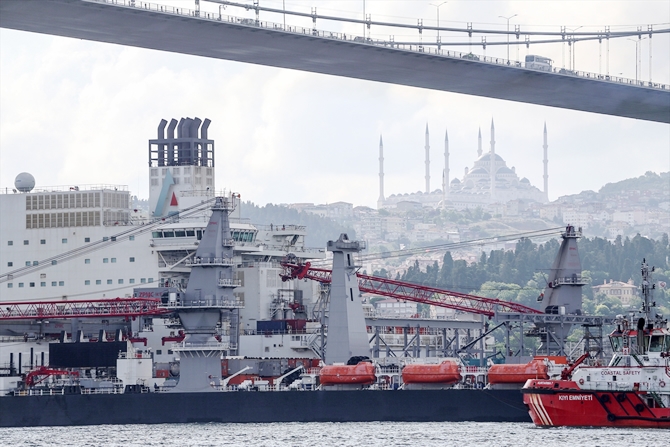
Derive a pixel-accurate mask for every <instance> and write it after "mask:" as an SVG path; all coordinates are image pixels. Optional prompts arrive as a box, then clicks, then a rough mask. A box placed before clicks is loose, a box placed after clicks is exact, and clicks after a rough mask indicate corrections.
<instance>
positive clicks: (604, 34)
mask: <svg viewBox="0 0 670 447" xmlns="http://www.w3.org/2000/svg"><path fill="white" fill-rule="evenodd" d="M203 1H207V2H209V3H216V4H220V5H225V6H235V7H238V8H244V9H246V10H247V11H249V10H255V11H257V12H258V11H265V12H273V13H277V14H288V15H293V16H298V17H310V18H311V19H312V20H313V21H314V22H316V20H317V19H321V20H331V21H336V22H348V23H358V24H364V25H367V26H368V27H369V26H371V25H377V26H388V27H392V28H408V29H418V30H430V31H452V32H459V33H466V34H502V35H512V36H517V35H522V34H523V35H526V36H562V37H563V38H565V36H593V37H594V39H599V38H600V39H607V38H615V37H630V36H641V35H642V34H649V35H652V34H662V33H670V28H665V29H660V30H654V29H647V30H644V31H643V30H640V29H637V30H631V31H597V32H589V31H580V32H572V31H568V32H566V31H558V32H557V31H523V32H522V31H521V29H520V28H519V29H518V30H514V31H506V30H495V29H474V28H452V27H442V26H431V25H423V23H420V24H416V25H410V24H407V23H394V22H380V21H376V20H367V19H364V20H361V19H354V18H346V17H337V16H327V15H319V14H317V13H316V8H314V10H313V11H314V12H311V13H307V12H299V11H290V10H286V9H277V8H268V7H266V6H260V5H259V4H254V5H248V4H244V3H237V2H230V1H226V0H203ZM574 40H576V39H570V41H574ZM585 40H586V39H585ZM562 41H563V40H560V41H557V42H562ZM550 42H553V41H547V42H533V43H550ZM505 44H507V42H505ZM443 45H446V44H443ZM461 45H469V43H465V44H461ZM487 45H489V43H487Z"/></svg>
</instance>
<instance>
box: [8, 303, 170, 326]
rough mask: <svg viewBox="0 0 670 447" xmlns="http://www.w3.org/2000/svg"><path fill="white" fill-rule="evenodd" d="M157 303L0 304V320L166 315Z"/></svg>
mask: <svg viewBox="0 0 670 447" xmlns="http://www.w3.org/2000/svg"><path fill="white" fill-rule="evenodd" d="M160 304H161V301H160V299H148V298H112V299H102V300H86V301H34V302H12V303H0V321H1V320H45V319H47V318H106V317H110V318H111V317H126V318H134V317H142V316H157V315H164V314H166V313H169V312H170V311H169V310H168V309H165V308H163V307H160Z"/></svg>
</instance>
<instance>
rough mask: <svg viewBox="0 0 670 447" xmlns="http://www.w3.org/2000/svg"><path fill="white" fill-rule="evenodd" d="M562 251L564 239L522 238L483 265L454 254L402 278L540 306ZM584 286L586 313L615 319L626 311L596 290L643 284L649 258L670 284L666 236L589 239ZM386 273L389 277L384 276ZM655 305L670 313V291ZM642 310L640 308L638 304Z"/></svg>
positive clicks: (584, 247) (584, 245)
mask: <svg viewBox="0 0 670 447" xmlns="http://www.w3.org/2000/svg"><path fill="white" fill-rule="evenodd" d="M558 248H559V242H558V240H555V239H554V240H551V241H549V242H546V243H544V244H540V245H537V244H534V243H533V242H532V241H530V240H529V239H521V240H520V241H519V242H518V243H517V245H516V249H515V250H513V251H504V250H492V251H491V252H490V253H489V254H488V255H487V254H486V253H484V252H482V254H481V257H480V259H479V261H478V262H474V263H472V264H468V263H467V262H466V261H464V260H454V259H453V258H452V256H451V253H450V252H447V253H446V254H445V255H444V258H443V263H442V266H440V265H439V264H438V263H437V262H435V263H434V264H433V265H432V266H428V267H427V268H426V270H425V271H423V270H421V268H420V266H419V264H418V262H416V263H415V264H414V265H413V266H412V267H410V268H409V269H407V271H406V272H405V273H404V274H403V275H402V276H401V277H399V279H401V280H403V281H408V282H412V283H417V284H422V285H427V286H432V287H438V288H443V289H447V290H453V291H456V292H463V293H471V294H474V295H479V296H485V297H490V298H498V299H502V300H506V301H513V302H518V303H521V304H524V305H526V306H531V307H537V297H538V295H539V294H540V293H542V291H543V290H544V287H545V285H546V278H547V274H548V272H549V269H550V268H551V265H552V263H553V261H554V258H555V256H556V253H557V251H558ZM579 251H580V255H581V259H582V268H583V276H584V278H586V280H587V281H588V284H587V285H586V286H584V288H583V289H582V290H583V296H584V305H583V310H584V312H585V313H587V314H596V315H614V314H617V313H622V312H624V311H625V309H624V308H623V306H622V303H621V301H620V300H618V299H617V298H613V297H608V296H605V295H598V296H594V295H593V291H592V289H591V286H592V285H598V284H602V283H603V282H604V281H605V280H610V279H611V280H615V281H623V282H626V281H628V280H629V279H633V281H634V282H635V283H636V284H639V282H640V272H639V268H640V263H641V262H642V259H646V260H647V263H648V264H649V265H650V266H655V268H656V269H655V271H654V274H653V275H654V280H655V281H656V282H660V281H664V282H666V283H670V263H669V262H668V260H669V259H670V243H669V241H668V235H667V234H664V235H663V237H662V238H660V239H659V240H657V241H654V240H652V239H647V238H645V237H642V236H640V235H639V234H638V235H637V236H635V237H633V238H632V239H629V238H624V239H622V238H621V237H619V238H617V239H616V240H615V241H614V242H609V241H607V240H606V239H602V238H598V237H596V238H592V239H588V238H583V239H581V240H580V242H579ZM384 273H385V272H384ZM654 300H655V301H656V303H657V305H658V306H659V312H660V313H663V314H664V315H668V314H670V304H669V303H670V291H669V289H668V288H666V289H665V290H661V289H657V290H656V292H655V295H654ZM633 306H634V307H637V304H636V303H633Z"/></svg>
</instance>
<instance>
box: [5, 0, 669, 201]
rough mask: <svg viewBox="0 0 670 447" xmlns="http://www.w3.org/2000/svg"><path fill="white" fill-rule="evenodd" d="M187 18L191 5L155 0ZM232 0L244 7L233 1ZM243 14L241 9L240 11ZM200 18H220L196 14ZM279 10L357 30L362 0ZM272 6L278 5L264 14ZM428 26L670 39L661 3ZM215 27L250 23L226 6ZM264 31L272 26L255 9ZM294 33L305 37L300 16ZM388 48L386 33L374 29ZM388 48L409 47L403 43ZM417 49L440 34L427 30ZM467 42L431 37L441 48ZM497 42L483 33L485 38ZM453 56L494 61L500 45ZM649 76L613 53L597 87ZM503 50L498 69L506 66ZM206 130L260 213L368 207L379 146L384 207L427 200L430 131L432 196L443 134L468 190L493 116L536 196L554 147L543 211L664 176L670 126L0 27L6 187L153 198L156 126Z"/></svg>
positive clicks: (585, 65)
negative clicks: (411, 198)
mask: <svg viewBox="0 0 670 447" xmlns="http://www.w3.org/2000/svg"><path fill="white" fill-rule="evenodd" d="M154 1H155V2H156V3H162V4H173V5H179V6H182V7H183V6H185V7H192V5H193V2H192V1H187V2H184V1H179V2H177V1H170V0H154ZM240 1H241V2H242V3H244V1H242V0H240ZM246 3H251V2H246ZM439 3H441V2H433V5H431V3H430V2H427V1H418V0H412V1H402V0H397V1H381V0H378V1H375V0H367V1H366V2H365V8H366V13H367V14H370V15H371V16H372V19H373V20H387V21H395V22H403V23H416V21H417V20H418V19H423V21H424V24H426V25H428V24H435V23H436V19H437V17H436V16H437V14H436V13H437V9H438V8H436V7H435V6H434V5H437V4H439ZM201 4H202V5H203V6H202V8H203V9H205V10H207V9H209V10H212V11H218V7H217V6H216V5H211V4H207V3H204V0H203V1H202V2H201ZM285 4H286V8H287V9H293V10H299V11H305V12H309V11H310V9H311V8H312V7H316V8H317V10H318V12H319V13H320V14H332V15H340V16H347V17H352V18H359V19H360V18H362V17H363V2H362V1H359V0H356V1H353V0H352V1H314V0H311V1H303V0H287V1H286V2H285ZM261 5H262V6H268V7H277V8H281V7H282V2H281V1H271V0H261ZM439 11H440V24H441V25H442V26H453V27H459V28H464V27H466V26H467V23H472V24H473V27H474V28H477V27H478V26H481V27H484V26H486V27H487V28H496V29H501V30H502V29H505V27H506V23H507V22H506V19H504V18H500V16H505V17H509V16H512V15H514V14H517V16H516V17H513V18H512V19H510V26H511V27H512V28H513V26H514V25H515V24H516V25H520V26H521V28H522V29H529V30H552V31H560V28H561V27H562V26H565V27H567V29H573V28H577V27H582V30H589V31H597V30H602V29H604V28H605V26H609V27H610V29H611V30H612V31H615V30H624V29H626V30H628V29H634V28H636V27H638V26H641V27H642V28H643V29H646V28H647V25H650V24H652V25H654V28H656V29H661V28H670V2H668V1H667V0H658V1H594V0H582V1H574V2H573V1H552V0H548V1H495V0H487V1H477V0H467V1H466V0H449V1H448V2H447V3H445V4H442V5H441V6H440V7H439ZM224 14H228V15H232V16H240V17H253V13H252V12H246V11H245V10H243V9H240V8H233V7H227V9H226V10H225V11H224ZM261 19H262V20H268V21H275V22H282V20H283V18H282V17H281V16H277V15H272V14H269V13H267V14H263V13H261ZM287 23H288V24H293V25H299V26H306V27H309V26H311V21H310V20H309V19H298V18H290V17H288V18H287ZM318 27H319V28H322V29H327V30H333V31H343V32H346V33H351V34H356V33H358V34H362V32H363V30H362V25H349V24H340V23H325V22H324V23H323V24H321V23H319V24H318ZM370 33H371V37H373V38H387V37H388V30H385V29H375V27H372V29H371V30H370ZM403 33H404V35H400V34H396V35H395V40H396V41H400V40H402V39H407V40H410V39H412V40H416V39H417V37H418V36H417V35H416V32H415V31H412V30H405V31H403ZM423 38H424V39H430V38H433V39H434V38H435V36H434V34H433V35H432V37H431V34H430V33H429V32H428V31H426V32H425V34H424V36H423ZM449 39H452V41H454V40H455V41H458V42H462V41H463V40H464V37H463V36H455V35H454V36H451V35H448V34H446V33H444V32H443V33H442V41H448V40H449ZM496 39H498V40H504V39H505V38H504V37H495V36H488V37H487V41H489V42H491V41H494V40H496ZM472 41H473V45H472V47H471V48H470V47H467V46H466V47H462V48H460V47H459V48H453V49H455V50H458V51H464V52H468V51H470V50H471V51H472V52H473V53H475V54H484V52H485V54H486V55H487V56H499V57H505V55H506V51H507V48H506V47H505V46H500V47H492V46H488V47H487V49H486V50H483V49H482V46H481V45H474V43H477V42H480V41H481V37H475V38H473V40H472ZM636 48H637V49H638V51H640V59H641V64H640V72H639V73H638V76H639V77H640V78H641V79H643V80H648V79H649V74H650V73H649V66H650V64H649V54H650V46H649V40H648V39H644V40H642V42H641V43H639V45H638V44H637V43H636V42H635V41H631V40H627V39H620V40H613V41H612V42H611V43H610V51H609V73H610V74H613V75H619V74H620V76H624V77H628V78H633V79H634V78H635V72H636V60H635V57H636V56H635V52H636ZM528 53H530V54H541V55H544V56H548V57H551V58H552V59H553V60H554V65H555V66H558V67H561V66H564V64H565V66H567V65H568V59H569V54H570V53H569V49H568V47H567V46H566V45H563V44H552V45H542V46H540V45H537V46H531V48H530V49H528V50H527V49H526V48H525V47H523V46H522V47H521V48H520V49H519V50H518V54H519V57H520V58H521V59H523V57H524V56H525V55H526V54H528ZM516 55H517V50H516V48H515V47H511V49H510V56H511V58H512V59H516ZM651 56H652V57H651V67H652V70H651V75H652V78H653V81H654V82H660V83H665V84H670V34H657V35H654V37H653V39H652V46H651ZM574 58H575V68H576V69H577V70H582V71H590V72H594V73H598V72H599V70H600V71H602V72H603V73H604V72H605V71H606V68H607V67H606V46H605V44H603V45H602V46H600V45H599V44H598V43H597V41H596V42H593V43H586V42H583V43H578V44H577V46H576V48H575V53H574ZM181 117H191V118H193V117H199V118H201V119H204V118H209V119H211V120H212V124H211V125H210V128H209V135H210V138H212V139H214V140H215V150H216V168H215V173H216V187H217V189H218V190H221V189H224V188H225V189H226V190H228V191H235V192H239V193H240V194H241V196H242V199H243V200H251V201H253V202H255V203H257V204H260V205H264V204H266V203H305V202H307V203H310V202H311V203H332V202H337V201H346V202H350V203H353V204H354V205H356V206H358V205H366V206H371V207H376V202H377V198H378V196H379V188H378V184H379V177H378V166H379V163H378V147H379V138H380V136H383V140H384V158H385V165H384V171H385V192H386V195H387V196H388V195H390V194H397V193H409V192H416V191H421V190H424V185H425V181H424V144H425V143H424V132H425V127H426V124H427V125H428V127H429V130H430V146H431V189H433V190H434V189H437V188H441V179H442V169H443V160H444V156H443V152H444V143H443V141H444V134H445V131H448V132H449V143H450V146H449V147H450V154H451V157H450V167H451V178H452V179H453V178H454V177H458V178H462V176H463V173H464V169H465V167H470V168H471V167H472V165H473V162H474V160H475V159H476V156H477V132H478V129H479V128H481V130H482V140H483V147H484V151H487V150H488V141H489V139H490V134H489V129H490V125H491V120H494V122H495V129H496V133H495V140H496V153H498V154H499V155H501V156H502V157H503V158H504V159H505V161H506V162H507V165H508V167H512V166H514V167H515V168H516V172H517V174H518V175H519V177H527V178H528V179H529V180H530V181H531V183H532V184H533V185H535V186H538V187H539V188H540V189H541V188H542V184H543V180H542V174H543V172H542V169H543V164H542V144H543V141H542V131H543V126H544V124H545V123H546V125H547V131H548V145H549V198H550V199H551V200H555V199H557V198H558V197H559V196H562V195H567V194H576V193H579V192H581V191H583V190H596V191H597V190H598V189H599V188H600V187H602V186H603V185H605V184H606V183H609V182H616V181H620V180H623V179H626V178H631V177H637V176H640V175H643V174H644V173H645V172H646V171H653V172H657V173H658V172H667V171H670V126H669V125H667V124H659V123H652V122H645V121H640V120H633V119H629V118H619V117H611V116H605V115H598V114H592V113H586V112H577V111H571V110H562V109H557V108H551V107H544V106H536V105H528V104H521V103H515V102H510V101H502V100H494V99H487V98H479V97H474V96H466V95H460V94H454V93H448V92H438V91H431V90H426V89H420V88H414V87H405V86H397V85H389V84H383V83H376V82H372V81H361V80H355V79H348V78H339V77H334V76H328V75H319V74H311V73H304V72H299V71H293V70H286V69H276V68H270V67H263V66H258V65H251V64H243V63H238V62H229V61H223V60H216V59H207V58H200V57H196V56H186V55H179V54H173V53H168V52H161V51H154V50H144V49H139V48H131V47H123V46H118V45H112V44H104V43H97V42H88V41H82V40H76V39H68V38H61V37H53V36H48V35H41V34H35V33H26V32H19V31H12V30H6V29H2V30H0V187H1V188H2V190H3V192H5V191H6V188H9V191H10V192H11V188H12V187H13V184H14V179H15V177H16V175H17V174H19V173H20V172H30V173H31V174H33V176H34V177H35V179H36V184H37V188H40V187H46V186H69V185H87V184H88V185H90V184H112V185H127V186H128V189H129V190H130V191H131V193H132V194H133V195H137V196H139V197H140V198H148V190H149V179H148V177H149V172H148V140H149V139H150V138H155V135H156V129H157V126H158V124H159V122H160V120H161V119H163V118H164V119H167V120H170V119H171V118H176V119H179V118H181Z"/></svg>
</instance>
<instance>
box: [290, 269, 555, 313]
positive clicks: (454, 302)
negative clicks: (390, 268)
mask: <svg viewBox="0 0 670 447" xmlns="http://www.w3.org/2000/svg"><path fill="white" fill-rule="evenodd" d="M282 267H283V268H284V272H283V273H282V275H281V278H282V280H283V281H287V280H289V279H293V278H298V279H311V280H314V281H318V282H321V283H330V280H331V278H330V276H331V271H330V270H328V269H321V268H314V267H312V266H311V265H310V263H309V262H306V263H305V264H292V263H289V262H282ZM356 276H357V277H358V288H359V289H360V291H361V292H364V293H374V294H377V295H382V296H387V297H390V298H397V299H400V300H406V301H412V302H415V303H422V304H430V305H432V306H438V307H446V308H449V309H455V310H461V311H464V312H470V313H475V314H479V315H486V316H488V317H493V316H494V315H495V313H496V312H518V313H526V314H533V313H534V314H541V313H542V312H541V311H539V310H537V309H533V308H532V307H528V306H524V305H523V304H518V303H511V302H508V301H503V300H499V299H496V298H484V297H481V296H475V295H468V294H465V293H458V292H450V291H448V290H442V289H437V288H435V287H427V286H421V285H418V284H412V283H407V282H403V281H396V280H393V279H387V278H379V277H376V276H369V275H363V274H361V273H357V274H356Z"/></svg>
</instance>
